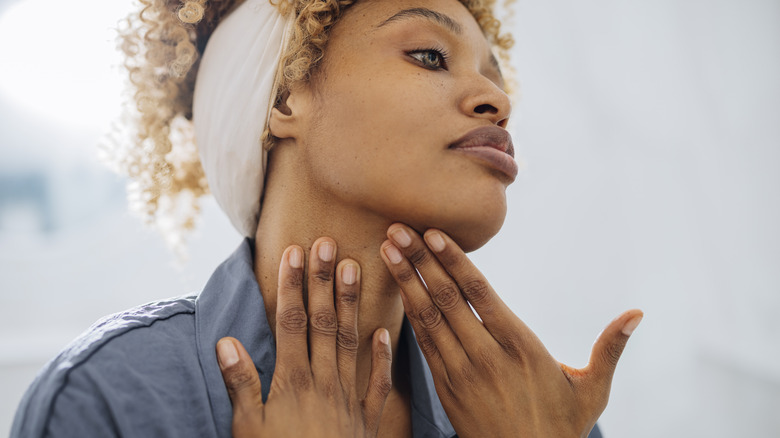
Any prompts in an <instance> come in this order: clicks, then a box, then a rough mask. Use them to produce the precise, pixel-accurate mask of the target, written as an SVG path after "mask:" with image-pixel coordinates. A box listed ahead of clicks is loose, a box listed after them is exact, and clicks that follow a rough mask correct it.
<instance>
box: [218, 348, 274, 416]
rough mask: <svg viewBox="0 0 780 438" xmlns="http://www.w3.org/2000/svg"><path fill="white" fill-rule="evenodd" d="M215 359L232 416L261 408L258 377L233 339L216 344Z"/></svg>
mask: <svg viewBox="0 0 780 438" xmlns="http://www.w3.org/2000/svg"><path fill="white" fill-rule="evenodd" d="M217 357H218V359H219V369H220V370H221V371H222V379H223V380H224V381H225V388H227V391H228V394H229V395H230V401H231V402H232V403H233V414H234V416H235V415H236V414H237V413H250V412H252V411H254V410H257V409H258V408H261V407H262V406H263V396H262V393H261V392H260V390H261V384H260V376H258V375H257V370H256V369H255V365H254V363H253V362H252V359H251V358H250V357H249V354H248V353H247V352H246V350H245V349H244V346H243V345H241V342H239V341H238V339H235V338H222V339H220V340H219V342H217Z"/></svg>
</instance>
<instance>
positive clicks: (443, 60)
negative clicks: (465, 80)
mask: <svg viewBox="0 0 780 438" xmlns="http://www.w3.org/2000/svg"><path fill="white" fill-rule="evenodd" d="M430 53H435V54H436V55H437V56H438V58H439V65H436V66H429V65H428V64H426V62H425V61H424V60H423V59H424V58H423V59H418V58H417V57H416V56H414V55H419V54H430ZM408 54H409V56H411V57H412V58H414V59H415V60H417V61H418V62H419V63H421V64H423V67H424V68H427V69H429V70H447V61H448V60H449V59H450V57H449V54H448V53H447V51H446V50H445V49H443V48H436V47H431V48H427V49H417V50H412V51H411V52H408Z"/></svg>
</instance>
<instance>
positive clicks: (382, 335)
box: [379, 329, 390, 345]
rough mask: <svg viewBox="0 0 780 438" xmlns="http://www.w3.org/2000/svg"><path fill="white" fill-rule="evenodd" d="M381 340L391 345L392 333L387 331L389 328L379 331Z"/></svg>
mask: <svg viewBox="0 0 780 438" xmlns="http://www.w3.org/2000/svg"><path fill="white" fill-rule="evenodd" d="M379 342H381V343H383V344H385V345H390V335H389V334H388V333H387V330H385V329H381V330H380V331H379Z"/></svg>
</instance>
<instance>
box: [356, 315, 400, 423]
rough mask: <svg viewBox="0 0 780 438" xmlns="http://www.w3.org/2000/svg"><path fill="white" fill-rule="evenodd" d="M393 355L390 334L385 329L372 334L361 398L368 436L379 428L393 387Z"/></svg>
mask: <svg viewBox="0 0 780 438" xmlns="http://www.w3.org/2000/svg"><path fill="white" fill-rule="evenodd" d="M392 358H393V353H392V351H391V349H390V334H389V333H388V332H387V330H385V329H383V328H382V329H378V330H377V331H375V332H374V338H373V340H372V342H371V375H370V376H369V377H368V389H367V390H366V396H365V398H363V402H362V405H363V418H364V420H365V422H366V429H367V431H368V432H370V433H369V434H368V435H371V436H373V435H375V434H376V431H377V429H378V428H379V419H380V418H381V417H382V410H383V409H384V407H385V402H386V401H387V395H388V394H390V389H392V387H393V380H392V376H391V373H390V370H391V369H392V367H391V365H392V361H393V359H392Z"/></svg>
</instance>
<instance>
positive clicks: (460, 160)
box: [293, 0, 516, 251]
mask: <svg viewBox="0 0 780 438" xmlns="http://www.w3.org/2000/svg"><path fill="white" fill-rule="evenodd" d="M502 85H503V82H502V78H501V74H500V71H499V69H498V66H497V63H496V62H495V58H493V55H492V53H491V50H490V45H489V43H488V42H487V40H486V38H485V37H484V35H483V34H482V31H481V29H480V27H479V26H478V24H477V23H476V21H475V20H474V18H473V17H472V15H471V14H470V13H469V11H468V10H467V9H466V8H465V7H464V6H463V5H462V4H461V3H460V2H458V1H457V0H365V1H360V2H358V3H356V4H355V5H354V6H352V7H351V8H350V9H349V10H348V11H347V12H346V13H345V14H344V16H343V17H342V18H341V19H340V20H339V22H338V23H337V24H336V25H335V26H334V28H333V29H332V31H331V36H330V39H329V41H328V45H327V48H326V54H325V58H324V59H323V64H322V66H321V69H320V70H319V71H318V72H317V74H316V75H315V79H314V80H313V81H312V83H311V84H310V85H307V86H305V87H304V88H308V91H304V92H302V94H303V95H304V96H309V97H308V99H309V100H310V104H309V105H306V107H308V108H309V113H308V114H305V115H304V116H305V117H306V118H307V122H306V123H305V125H304V126H306V128H305V129H304V130H303V131H305V132H301V133H300V134H299V135H298V138H297V140H298V144H299V145H300V146H301V151H300V154H301V157H300V158H301V161H300V163H299V164H301V165H303V166H304V169H303V172H304V174H305V175H308V176H307V178H310V181H309V183H310V184H314V185H315V187H318V188H319V189H321V190H322V191H323V193H324V194H325V195H326V196H328V197H329V199H333V200H339V201H341V202H343V203H346V204H348V205H354V206H358V207H360V208H364V209H367V210H369V211H371V212H373V213H376V214H377V215H380V216H381V217H385V218H387V219H389V220H390V221H400V222H404V223H407V224H409V225H410V226H412V227H413V228H415V229H417V230H418V231H424V230H425V229H427V228H430V227H435V228H439V229H442V230H444V231H445V232H447V233H448V234H450V235H451V236H452V237H453V238H454V239H455V240H456V241H457V242H458V243H459V244H461V245H462V246H463V248H464V249H465V250H467V251H471V250H474V249H477V248H479V247H480V246H482V245H484V244H485V243H486V242H487V241H488V240H489V239H490V238H491V237H493V236H494V235H495V234H496V233H497V232H498V230H499V229H500V228H501V225H502V223H503V221H504V217H505V215H506V195H505V192H506V187H507V186H508V185H509V184H511V183H512V181H513V180H514V177H515V175H514V174H513V173H516V165H515V164H514V161H513V160H506V158H507V154H506V153H505V152H500V151H496V148H498V149H506V148H507V146H509V145H511V140H509V143H508V144H507V139H505V138H503V136H505V135H506V134H505V130H504V129H503V128H505V127H506V123H507V118H508V117H509V113H510V110H511V109H510V101H509V98H508V96H507V95H506V94H505V93H504V91H503V90H502ZM299 91H300V90H299ZM293 93H295V91H294V92H293ZM298 98H301V96H298ZM484 127H492V128H493V129H492V130H491V129H490V128H488V129H487V130H486V131H484V130H482V131H476V133H474V132H472V131H473V130H475V129H477V128H484ZM479 132H482V134H479ZM469 133H472V134H473V135H472V136H471V137H469V138H468V139H469V143H468V144H461V146H488V147H487V148H483V149H482V151H483V152H485V149H491V147H492V150H488V151H487V152H486V153H487V156H488V157H493V158H488V159H484V158H480V156H479V155H478V154H473V153H464V150H463V149H453V148H451V146H453V144H455V143H457V142H458V141H459V140H461V139H463V138H464V136H466V135H467V134H469ZM509 148H510V149H511V146H509ZM475 150H476V149H475ZM491 152H492V153H491ZM483 157H484V156H483ZM496 160H497V161H496ZM502 160H503V161H502ZM494 161H495V162H497V163H501V162H503V163H504V167H505V168H506V170H504V171H502V170H499V169H500V168H501V165H500V164H498V165H497V164H495V163H494V164H491V163H492V162H494ZM512 166H515V167H514V169H513V168H512Z"/></svg>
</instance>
